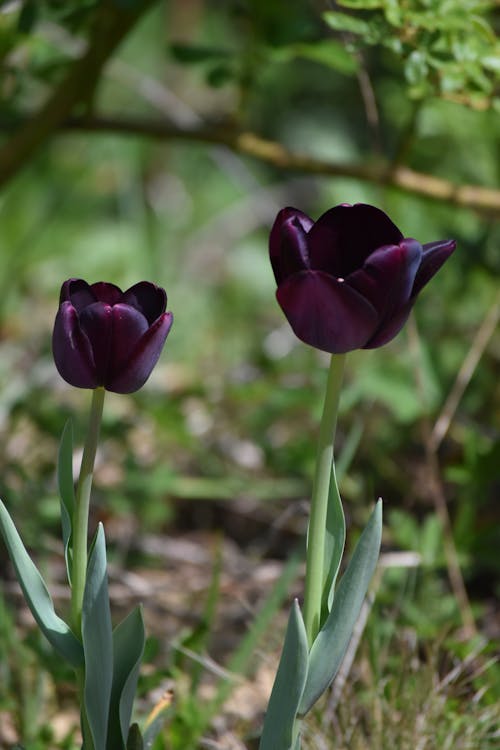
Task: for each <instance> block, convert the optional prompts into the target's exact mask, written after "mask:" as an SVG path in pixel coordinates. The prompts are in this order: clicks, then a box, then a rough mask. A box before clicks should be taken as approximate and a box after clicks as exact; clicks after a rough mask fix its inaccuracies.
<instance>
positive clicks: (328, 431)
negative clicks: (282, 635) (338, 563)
mask: <svg viewBox="0 0 500 750" xmlns="http://www.w3.org/2000/svg"><path fill="white" fill-rule="evenodd" d="M345 359H346V355H345V354H341V355H335V354H333V355H332V358H331V361H330V369H329V371H328V379H327V384H326V394H325V403H324V406H323V415H322V417H321V423H320V428H319V440H318V453H317V457H316V470H315V474H314V482H313V488H312V496H311V510H310V516H309V529H308V534H307V559H306V583H305V592H304V624H305V627H306V633H307V639H308V641H309V646H312V644H313V642H314V640H315V638H316V636H317V634H318V632H319V629H320V623H321V603H322V596H323V581H324V580H325V576H324V570H323V568H324V564H325V562H324V561H325V539H326V519H327V512H328V494H329V489H330V482H331V481H332V467H333V460H334V459H333V444H334V441H335V429H336V426H337V412H338V405H339V397H340V386H341V384H342V376H343V373H344V364H345ZM334 481H335V480H334Z"/></svg>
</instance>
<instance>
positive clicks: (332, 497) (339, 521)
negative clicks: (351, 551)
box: [321, 463, 345, 625]
mask: <svg viewBox="0 0 500 750" xmlns="http://www.w3.org/2000/svg"><path fill="white" fill-rule="evenodd" d="M344 545H345V518H344V511H343V508H342V501H341V499H340V494H339V488H338V484H337V477H336V474H335V464H334V463H333V464H332V476H331V479H330V490H329V493H328V510H327V516H326V535H325V561H324V576H323V601H322V607H321V610H322V611H321V616H322V617H321V625H323V623H324V621H325V620H326V617H327V616H328V613H329V612H330V611H331V608H332V604H333V597H334V591H335V582H336V580H337V575H338V572H339V568H340V563H341V560H342V554H343V552H344Z"/></svg>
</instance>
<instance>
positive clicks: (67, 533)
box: [57, 420, 75, 583]
mask: <svg viewBox="0 0 500 750" xmlns="http://www.w3.org/2000/svg"><path fill="white" fill-rule="evenodd" d="M57 482H58V485H59V495H60V500H61V524H62V535H63V543H64V557H65V560H66V573H67V576H68V581H69V582H70V583H71V543H72V534H73V509H74V507H75V486H74V482H73V425H72V424H71V421H70V420H68V421H67V422H66V425H65V427H64V430H63V434H62V436H61V443H60V445H59V453H58V456H57Z"/></svg>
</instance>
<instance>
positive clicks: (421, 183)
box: [61, 115, 500, 214]
mask: <svg viewBox="0 0 500 750" xmlns="http://www.w3.org/2000/svg"><path fill="white" fill-rule="evenodd" d="M61 127H62V128H63V129H66V130H81V131H85V132H97V133H101V132H111V133H115V134H117V135H140V136H147V137H149V138H156V139H158V140H164V141H168V140H184V141H197V142H203V143H211V144H218V145H225V146H227V147H228V148H230V149H231V150H233V151H235V152H236V153H239V154H245V155H247V156H251V157H253V158H254V159H258V160H259V161H262V162H265V163H266V164H270V165H272V166H275V167H278V168H279V169H281V170H286V171H293V172H301V173H305V174H316V175H325V176H334V177H352V178H353V179H355V180H360V181H361V182H370V183H374V184H386V185H391V186H393V187H396V188H399V189H401V190H405V191H406V192H408V193H413V194H414V195H420V196H423V197H426V198H432V199H435V200H440V201H447V202H449V203H453V204H455V205H458V206H463V207H464V208H471V209H474V210H476V211H481V212H486V213H491V214H498V213H500V190H495V189H493V188H486V187H481V186H479V185H458V184H456V183H453V182H451V181H449V180H445V179H442V178H440V177H434V176H433V175H430V174H424V173H422V172H416V171H414V170H413V169H410V168H409V167H405V166H404V165H401V164H398V165H395V166H394V167H391V166H390V165H389V164H388V163H380V162H379V163H376V164H375V163H374V164H368V165H366V164H362V165H361V164H342V163H336V162H331V161H326V160H323V159H316V158H314V157H311V156H307V155H306V154H302V153H297V152H294V151H289V150H288V149H286V148H285V147H284V146H283V145H281V144H280V143H278V142H277V141H271V140H267V139H265V138H261V137H260V136H258V135H256V134H255V133H251V132H241V131H235V130H233V129H230V128H225V127H202V128H193V129H186V128H180V127H177V126H175V125H171V124H169V123H168V122H165V121H164V120H146V119H141V118H135V117H123V118H114V117H109V116H102V115H101V116H90V117H72V118H68V119H66V120H65V121H64V122H63V123H61Z"/></svg>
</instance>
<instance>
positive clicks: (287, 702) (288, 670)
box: [259, 600, 309, 750]
mask: <svg viewBox="0 0 500 750" xmlns="http://www.w3.org/2000/svg"><path fill="white" fill-rule="evenodd" d="M308 650H309V649H308V643H307V635H306V629H305V625H304V621H303V619H302V614H301V611H300V607H299V603H298V601H297V600H295V601H294V603H293V605H292V610H291V612H290V617H289V619H288V626H287V629H286V635H285V643H284V645H283V651H282V653H281V659H280V663H279V667H278V672H277V674H276V679H275V680H274V685H273V689H272V692H271V697H270V699H269V705H268V707H267V712H266V717H265V720H264V729H263V732H262V737H261V740H260V745H259V750H295V749H296V748H300V737H297V736H296V733H295V732H296V716H297V709H298V707H299V704H300V701H301V698H302V692H303V690H304V685H305V684H306V678H307V661H308Z"/></svg>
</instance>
